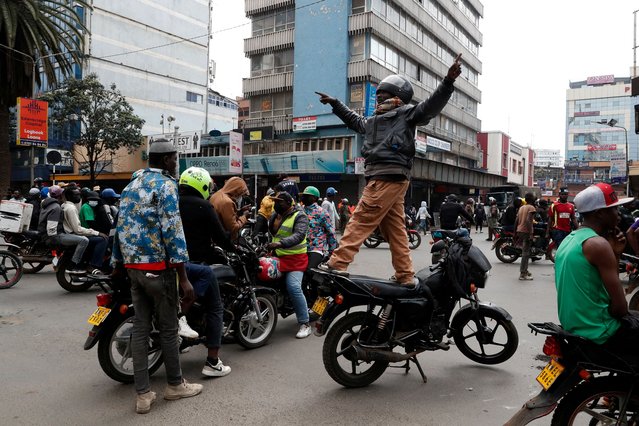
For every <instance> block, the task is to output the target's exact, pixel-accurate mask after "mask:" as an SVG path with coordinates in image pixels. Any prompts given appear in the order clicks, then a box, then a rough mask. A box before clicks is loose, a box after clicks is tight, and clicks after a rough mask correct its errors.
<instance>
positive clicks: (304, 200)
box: [301, 195, 315, 206]
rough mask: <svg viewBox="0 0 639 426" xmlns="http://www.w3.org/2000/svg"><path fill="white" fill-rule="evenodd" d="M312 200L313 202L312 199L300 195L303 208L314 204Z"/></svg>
mask: <svg viewBox="0 0 639 426" xmlns="http://www.w3.org/2000/svg"><path fill="white" fill-rule="evenodd" d="M314 200H315V199H314V198H312V197H309V196H307V195H302V197H301V201H302V204H304V205H305V206H310V205H312V204H313V203H314V202H315V201H314Z"/></svg>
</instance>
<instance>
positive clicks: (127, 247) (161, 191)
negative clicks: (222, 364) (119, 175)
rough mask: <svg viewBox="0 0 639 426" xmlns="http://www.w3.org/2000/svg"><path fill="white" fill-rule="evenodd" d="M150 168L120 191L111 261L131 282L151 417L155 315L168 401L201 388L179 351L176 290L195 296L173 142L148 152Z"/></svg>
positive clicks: (134, 348)
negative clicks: (186, 372) (190, 379)
mask: <svg viewBox="0 0 639 426" xmlns="http://www.w3.org/2000/svg"><path fill="white" fill-rule="evenodd" d="M149 166H150V167H149V168H147V169H143V170H138V171H137V172H135V173H134V174H133V178H132V180H131V182H130V183H129V184H128V185H127V187H126V188H125V189H124V191H123V192H122V197H121V201H120V214H119V216H118V222H117V229H116V234H115V241H114V244H113V255H112V258H113V263H114V266H115V269H116V271H117V270H121V267H122V266H124V268H126V271H127V274H128V276H129V278H130V280H131V296H132V299H133V307H134V309H135V319H134V322H133V330H132V339H131V355H132V356H133V368H134V380H135V390H136V391H137V400H136V411H137V412H138V413H148V412H149V411H150V409H151V404H152V403H153V401H155V397H156V395H155V392H153V391H151V390H150V384H149V371H148V349H149V335H150V332H151V329H152V320H153V316H155V318H156V325H157V327H158V329H159V332H160V345H161V347H162V356H163V357H164V366H165V368H166V379H167V383H168V385H167V387H166V389H165V391H164V399H168V400H175V399H180V398H186V397H190V396H195V395H197V394H199V393H200V392H201V391H202V385H200V384H194V383H187V382H186V381H185V380H184V379H183V378H182V369H181V366H180V358H179V351H178V341H177V332H178V297H179V296H178V290H177V286H176V284H175V281H176V273H177V276H178V277H179V278H178V281H179V285H180V288H181V289H182V291H183V293H184V298H185V299H186V300H192V299H193V298H194V292H193V286H192V285H191V283H190V282H189V280H188V278H187V277H186V270H185V267H184V263H185V262H187V261H188V260H189V257H188V252H187V249H186V240H185V238H184V230H183V228H182V220H181V218H180V210H179V207H178V188H177V183H176V182H175V180H174V179H173V178H172V177H171V173H175V169H176V166H177V150H176V149H175V146H174V145H173V143H172V142H169V141H168V140H166V139H157V140H156V141H155V142H154V143H152V144H151V146H150V148H149Z"/></svg>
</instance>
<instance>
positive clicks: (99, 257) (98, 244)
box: [88, 237, 109, 268]
mask: <svg viewBox="0 0 639 426" xmlns="http://www.w3.org/2000/svg"><path fill="white" fill-rule="evenodd" d="M88 238H89V250H91V249H92V250H93V251H92V252H91V260H90V261H89V265H91V266H93V267H94V268H102V265H103V264H104V254H105V253H106V249H107V245H108V244H109V239H108V238H102V237H88Z"/></svg>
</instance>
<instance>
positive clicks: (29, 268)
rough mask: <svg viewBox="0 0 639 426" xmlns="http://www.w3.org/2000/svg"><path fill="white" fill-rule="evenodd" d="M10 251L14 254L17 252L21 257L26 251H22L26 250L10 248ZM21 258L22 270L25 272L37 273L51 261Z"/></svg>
mask: <svg viewBox="0 0 639 426" xmlns="http://www.w3.org/2000/svg"><path fill="white" fill-rule="evenodd" d="M9 251H10V252H11V253H13V254H15V255H16V256H18V257H20V256H23V255H24V253H21V252H23V251H26V250H24V249H22V248H19V249H17V248H14V247H12V248H10V249H9ZM20 260H22V271H23V272H24V273H25V274H35V273H36V272H40V271H41V270H42V269H43V268H44V267H45V266H47V265H48V264H49V263H48V262H30V261H25V260H24V258H22V257H20Z"/></svg>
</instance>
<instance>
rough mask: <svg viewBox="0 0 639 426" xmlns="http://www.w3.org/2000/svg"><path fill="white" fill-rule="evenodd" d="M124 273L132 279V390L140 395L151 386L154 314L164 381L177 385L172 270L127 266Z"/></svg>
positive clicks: (179, 371)
mask: <svg viewBox="0 0 639 426" xmlns="http://www.w3.org/2000/svg"><path fill="white" fill-rule="evenodd" d="M127 274H128V275H129V278H130V279H131V297H132V299H133V308H134V309H135V317H134V320H133V330H132V336H131V355H132V356H133V378H134V380H135V390H136V391H137V393H138V394H141V393H146V392H148V391H149V389H150V385H149V335H150V334H151V329H152V326H153V323H152V321H153V317H154V316H155V324H156V326H157V328H158V331H159V332H160V346H161V348H162V356H163V358H164V367H165V369H166V381H167V383H168V384H169V385H179V384H180V383H182V368H181V366H180V358H179V350H178V334H177V332H178V317H177V315H178V308H177V307H178V289H177V283H176V275H175V269H165V270H164V271H143V270H138V269H127Z"/></svg>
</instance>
